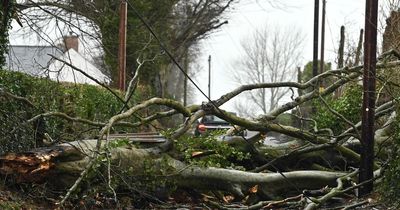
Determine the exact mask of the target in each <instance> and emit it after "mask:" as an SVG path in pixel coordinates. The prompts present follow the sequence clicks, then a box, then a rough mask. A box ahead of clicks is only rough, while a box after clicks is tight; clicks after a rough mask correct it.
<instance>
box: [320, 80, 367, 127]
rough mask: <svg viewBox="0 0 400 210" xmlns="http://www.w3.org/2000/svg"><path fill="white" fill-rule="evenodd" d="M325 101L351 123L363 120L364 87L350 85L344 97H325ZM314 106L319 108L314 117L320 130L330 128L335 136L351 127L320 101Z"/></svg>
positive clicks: (346, 88)
mask: <svg viewBox="0 0 400 210" xmlns="http://www.w3.org/2000/svg"><path fill="white" fill-rule="evenodd" d="M325 100H326V102H327V103H328V104H329V106H330V107H331V108H332V109H333V110H335V111H336V112H338V113H339V114H341V115H342V116H344V117H346V118H347V119H348V120H350V121H351V122H353V123H357V122H359V121H360V120H361V106H362V87H361V86H360V85H357V84H350V85H348V86H346V87H345V90H344V92H343V95H342V96H340V97H339V98H334V97H332V96H328V97H325ZM314 105H315V106H316V108H317V112H315V113H314V116H313V117H314V119H315V120H316V122H317V124H318V128H330V129H332V131H333V132H334V133H335V134H338V133H339V132H342V131H343V130H345V129H346V128H348V127H350V126H349V125H348V124H347V123H346V122H344V121H343V120H341V119H340V118H339V117H338V116H336V115H334V114H333V113H332V112H331V111H329V109H328V108H327V107H326V106H325V105H324V104H323V102H322V101H318V102H316V103H314Z"/></svg>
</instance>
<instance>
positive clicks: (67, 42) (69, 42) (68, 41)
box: [63, 34, 79, 52]
mask: <svg viewBox="0 0 400 210" xmlns="http://www.w3.org/2000/svg"><path fill="white" fill-rule="evenodd" d="M63 39H64V43H63V45H64V51H65V52H66V51H68V50H69V49H71V48H72V49H74V50H75V51H76V52H79V51H78V47H79V36H76V35H72V34H71V35H68V36H64V37H63Z"/></svg>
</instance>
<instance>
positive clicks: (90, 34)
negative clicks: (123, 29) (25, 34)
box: [19, 0, 234, 99]
mask: <svg viewBox="0 0 400 210" xmlns="http://www.w3.org/2000/svg"><path fill="white" fill-rule="evenodd" d="M233 2H234V1H233V0H217V1H215V0H205V1H203V0H189V1H187V0H168V1H163V2H162V4H160V1H156V0H148V1H142V0H130V1H128V29H127V76H128V78H127V79H130V77H132V76H133V75H134V74H135V71H136V69H137V67H138V66H139V64H138V62H137V60H138V59H139V60H140V61H143V60H147V59H151V58H154V57H157V59H153V60H152V62H146V63H145V64H144V65H142V67H141V68H142V69H143V70H142V71H141V74H140V75H139V78H140V79H139V81H140V85H141V87H143V91H142V92H146V94H145V96H144V97H149V96H154V95H157V96H163V97H167V96H168V97H170V96H176V97H178V96H181V95H182V94H176V91H182V88H180V87H181V86H182V85H175V84H176V83H180V84H182V82H183V80H178V79H179V76H180V73H179V74H178V73H177V69H176V68H175V67H174V65H173V64H172V62H171V61H170V59H169V58H168V57H167V56H165V55H164V54H163V53H162V49H160V47H159V44H158V43H157V40H155V39H154V37H152V36H151V34H150V32H149V31H148V29H147V28H146V26H145V25H144V24H143V23H142V21H141V20H140V19H139V18H138V16H137V14H136V13H135V12H134V10H133V8H135V9H136V10H137V11H138V13H140V15H141V16H142V17H143V19H144V20H145V21H146V22H147V23H148V24H149V25H150V26H151V27H152V28H153V29H154V31H155V33H156V34H157V35H158V36H159V38H160V40H161V41H162V42H163V43H164V44H165V45H166V46H167V47H168V48H169V49H170V50H171V53H172V54H173V55H174V56H175V58H176V60H177V61H178V62H180V63H183V58H186V57H187V56H185V55H186V54H188V55H189V56H188V57H189V58H191V57H193V58H195V56H196V55H197V54H196V53H194V52H195V49H196V45H197V43H198V41H199V40H201V39H203V38H205V37H207V36H208V35H209V34H210V33H211V32H212V31H214V30H216V29H218V28H219V27H221V26H222V25H223V24H225V23H226V22H225V21H221V19H222V18H223V14H225V12H226V11H227V10H228V9H229V8H230V6H231V4H232V3H233ZM119 3H120V1H109V0H95V1H84V0H76V1H59V0H52V1H51V0H42V1H35V2H33V1H27V2H25V3H22V4H19V10H20V11H21V13H23V16H24V18H23V19H24V21H23V22H25V24H24V25H27V26H28V27H30V28H31V29H33V31H35V33H37V32H39V33H40V35H39V36H40V38H41V39H45V40H48V42H49V43H53V41H52V40H49V39H51V38H50V37H46V25H51V26H54V25H57V27H58V29H60V28H61V29H60V32H62V33H69V32H71V31H72V32H73V33H76V34H79V35H81V39H86V40H89V41H94V42H95V43H96V45H97V46H98V47H99V48H100V51H101V53H100V57H102V58H103V59H104V64H105V65H102V66H103V67H104V68H105V69H104V71H105V72H106V73H107V74H108V75H109V76H110V78H111V79H112V81H113V84H116V81H117V79H118V70H117V54H118V53H117V52H118V38H117V36H116V34H118V21H119V15H118V13H119V12H118V8H119ZM50 20H53V24H50ZM54 22H56V24H54ZM47 28H48V27H47ZM51 30H53V31H54V28H51ZM51 30H50V31H51ZM96 57H99V56H96ZM193 58H191V59H189V60H191V61H194V59H193ZM189 66H190V65H189ZM177 87H179V88H177ZM171 93H174V94H171ZM146 95H147V96H146ZM177 99H180V98H177Z"/></svg>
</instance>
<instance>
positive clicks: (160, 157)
mask: <svg viewBox="0 0 400 210" xmlns="http://www.w3.org/2000/svg"><path fill="white" fill-rule="evenodd" d="M95 145H96V140H84V141H76V142H72V143H65V144H60V145H57V146H53V147H49V148H39V149H36V150H34V151H31V152H25V153H17V154H15V153H10V154H6V155H3V156H1V157H0V166H1V167H0V173H1V174H3V175H7V176H12V177H15V178H16V180H17V181H18V182H39V183H40V182H44V181H46V182H48V183H50V184H51V185H53V186H55V187H57V188H65V187H69V186H71V185H72V184H73V183H74V182H75V180H76V179H77V178H78V177H79V175H80V173H81V172H82V171H83V170H84V168H85V167H86V165H87V163H88V161H89V156H90V153H91V151H92V150H93V148H94V147H95ZM85 154H86V155H85ZM110 154H111V156H110V161H111V162H112V163H118V165H119V167H120V168H121V169H126V171H127V170H128V169H129V171H132V174H130V175H131V176H143V175H144V174H145V168H146V162H147V163H149V161H154V162H152V163H153V164H152V165H153V166H156V167H160V170H154V171H153V172H152V173H154V174H152V175H156V177H157V175H163V174H157V173H158V171H163V170H162V169H161V167H165V166H166V165H167V166H168V171H169V173H170V174H168V175H166V176H165V174H164V176H160V177H164V178H166V179H167V180H170V181H173V183H175V184H176V185H177V186H178V187H185V188H192V189H199V190H206V191H207V190H218V191H225V192H228V193H231V194H233V195H235V196H236V197H244V196H245V195H246V194H248V193H249V189H250V188H251V187H254V186H255V185H258V194H259V195H260V196H263V197H268V198H274V197H279V196H280V195H284V193H287V192H296V191H298V190H303V189H319V188H322V187H324V186H326V185H334V184H335V180H336V179H337V178H339V177H341V176H344V175H345V174H346V173H342V172H326V171H294V172H286V173H283V174H280V173H252V172H246V171H239V170H232V169H221V168H212V167H210V168H201V167H197V166H187V165H185V164H184V163H182V162H180V161H178V160H175V159H173V158H171V157H169V156H167V155H165V154H161V153H159V150H158V149H156V147H153V148H150V149H138V148H134V147H133V146H132V145H125V146H122V147H116V148H112V149H110ZM156 163H158V164H156ZM159 163H163V164H159ZM171 169H172V170H171ZM96 170H102V169H101V168H96ZM52 177H57V179H52ZM297 193H301V192H297Z"/></svg>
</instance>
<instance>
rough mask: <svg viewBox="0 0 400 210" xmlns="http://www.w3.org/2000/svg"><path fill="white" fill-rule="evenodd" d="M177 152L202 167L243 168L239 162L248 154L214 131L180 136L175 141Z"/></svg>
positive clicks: (188, 161) (189, 162)
mask: <svg viewBox="0 0 400 210" xmlns="http://www.w3.org/2000/svg"><path fill="white" fill-rule="evenodd" d="M175 146H176V150H177V153H178V154H180V155H181V157H180V158H181V159H182V160H183V161H184V162H186V163H188V164H195V165H198V166H202V167H219V168H235V169H241V170H243V169H244V168H243V166H242V165H240V162H242V161H244V160H248V159H249V158H250V154H249V153H247V152H243V151H240V150H239V149H238V148H235V147H232V146H231V145H229V144H228V142H227V141H224V140H223V139H222V132H221V131H215V132H212V133H207V134H206V135H204V136H198V137H195V136H188V135H186V136H182V137H181V138H179V139H178V140H177V141H176V145H175Z"/></svg>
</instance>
